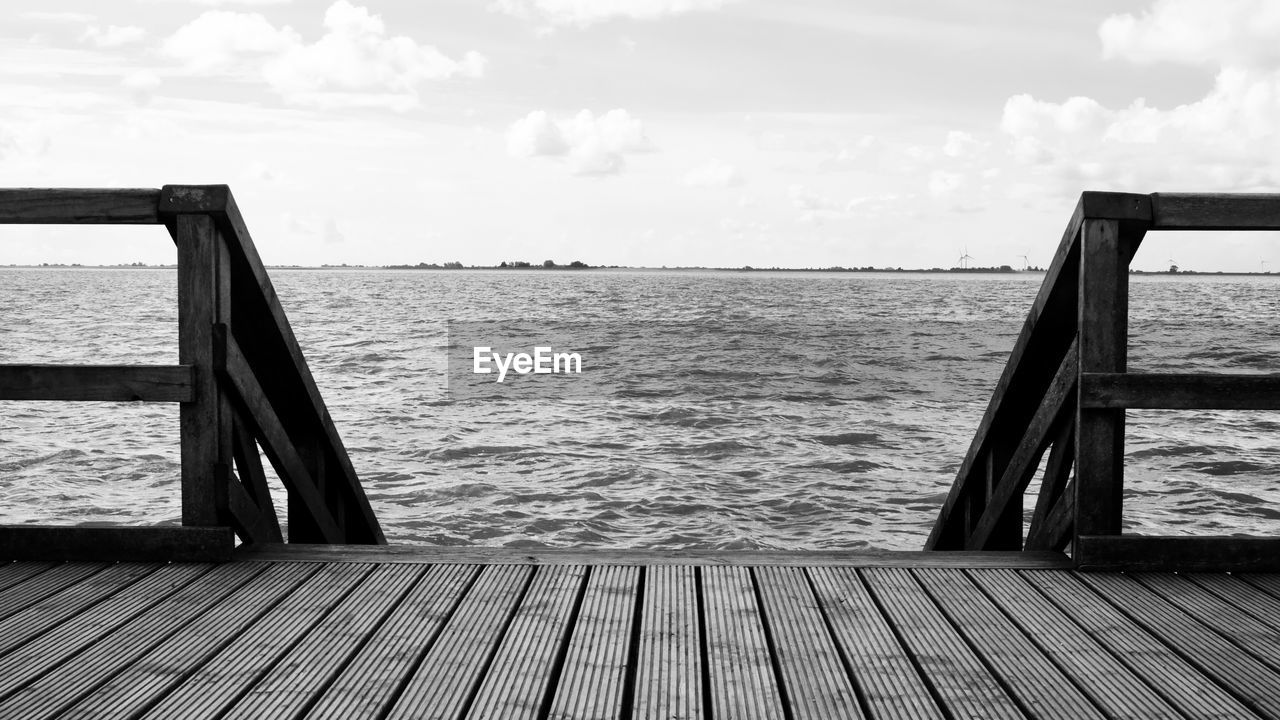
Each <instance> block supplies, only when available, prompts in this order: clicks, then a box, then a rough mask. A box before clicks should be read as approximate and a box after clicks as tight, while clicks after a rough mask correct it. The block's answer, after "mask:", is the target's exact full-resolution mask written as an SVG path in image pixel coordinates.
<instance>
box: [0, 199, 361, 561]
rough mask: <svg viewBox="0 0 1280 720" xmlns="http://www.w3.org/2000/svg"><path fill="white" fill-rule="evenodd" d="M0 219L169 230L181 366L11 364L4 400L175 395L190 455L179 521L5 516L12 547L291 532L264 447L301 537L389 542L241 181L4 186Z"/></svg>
mask: <svg viewBox="0 0 1280 720" xmlns="http://www.w3.org/2000/svg"><path fill="white" fill-rule="evenodd" d="M0 224H140V225H147V224H151V225H159V224H163V225H164V226H165V227H166V228H167V229H168V230H169V233H170V235H171V237H172V238H173V241H174V243H175V245H176V246H177V249H178V270H177V275H178V325H179V328H178V355H179V357H178V361H179V364H177V365H158V366H156V365H150V366H148V365H111V366H104V365H77V366H54V365H3V366H0V400H59V401H63V400H73V401H74V400H89V401H143V402H176V403H179V408H180V409H179V418H180V443H181V462H182V471H181V491H182V526H181V527H179V528H174V527H120V528H109V529H104V528H64V527H56V528H53V527H33V526H21V525H18V526H8V527H3V528H0V554H3V555H5V556H7V557H8V558H11V559H12V558H19V557H37V556H38V557H44V558H48V559H55V558H73V557H74V558H85V559H89V558H99V557H105V556H103V553H104V552H107V550H104V548H110V552H111V553H113V554H112V555H111V559H117V560H119V559H128V558H139V559H143V558H145V559H155V558H164V559H175V558H179V557H180V558H182V559H195V558H206V559H210V558H211V559H219V558H226V557H230V552H231V550H232V549H233V546H234V539H233V537H232V534H233V533H234V534H235V535H238V536H239V537H240V538H241V540H242V541H243V542H248V543H258V542H266V543H272V542H281V541H282V540H283V535H282V533H281V529H280V523H279V520H278V518H277V515H276V511H275V508H274V506H273V503H272V500H271V494H270V492H269V489H268V486H267V481H266V474H265V471H264V468H263V467H262V463H261V461H260V459H259V458H260V456H259V452H260V448H261V451H262V452H265V454H266V455H267V457H268V459H269V460H270V461H271V464H272V466H273V468H274V469H275V471H276V474H277V475H278V477H279V478H280V480H281V482H282V483H283V484H284V486H285V489H286V490H287V492H288V520H289V522H288V531H289V532H288V535H289V542H294V543H358V544H383V543H385V542H386V540H385V538H384V536H383V533H382V530H381V528H380V526H379V524H378V521H377V518H376V517H375V515H374V512H373V509H372V507H371V506H370V504H369V501H368V498H367V497H366V496H365V493H364V490H363V487H362V486H361V484H360V480H359V478H358V476H357V475H356V472H355V469H354V467H353V466H352V464H351V460H350V458H349V456H348V455H347V451H346V448H345V446H344V445H343V444H342V440H341V439H340V438H339V436H338V432H337V429H336V428H335V427H334V424H333V421H332V419H331V418H330V416H329V412H328V409H327V408H326V406H325V404H324V400H323V399H322V398H321V395H320V391H319V389H318V388H317V386H316V383H315V380H314V378H313V377H312V375H311V371H310V368H309V367H308V366H307V363H306V360H305V358H304V357H303V354H302V350H301V348H300V346H299V345H298V342H297V339H296V338H295V336H294V334H293V330H292V328H291V327H290V325H289V321H288V319H287V317H286V316H285V313H284V309H283V307H282V306H281V304H280V301H279V299H278V297H277V296H276V292H275V289H274V287H273V286H272V284H271V279H270V278H269V277H268V275H267V272H266V269H265V267H264V266H263V264H262V261H261V259H260V258H259V256H258V252H257V249H256V248H255V246H254V244H253V240H252V238H251V237H250V235H249V231H248V228H247V226H246V224H245V222H244V219H243V217H242V216H241V215H240V211H239V209H238V207H237V206H236V203H235V200H234V198H233V196H232V195H231V191H230V189H229V188H227V187H226V186H225V185H210V186H188V185H168V186H165V187H164V188H162V189H160V190H149V189H142V190H98V189H13V190H0ZM105 530H110V531H111V533H114V534H112V535H111V537H112V538H113V539H112V540H110V541H103V540H102V538H103V532H104V531H105ZM109 534H110V533H109ZM120 538H128V539H120Z"/></svg>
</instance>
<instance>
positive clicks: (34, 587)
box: [0, 562, 105, 618]
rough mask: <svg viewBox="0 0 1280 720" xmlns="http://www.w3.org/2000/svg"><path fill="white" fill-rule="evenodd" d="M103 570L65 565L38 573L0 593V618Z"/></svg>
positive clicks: (88, 565) (85, 564)
mask: <svg viewBox="0 0 1280 720" xmlns="http://www.w3.org/2000/svg"><path fill="white" fill-rule="evenodd" d="M104 569H105V566H104V565H102V564H101V563H90V562H77V563H67V564H64V565H58V566H55V567H53V568H51V569H49V570H48V571H46V572H43V573H39V574H37V575H35V576H34V577H32V578H30V579H28V580H26V581H25V582H22V583H17V584H14V585H13V586H11V587H9V588H7V589H5V590H4V591H3V592H0V618H4V617H6V616H9V615H13V614H14V613H17V612H20V611H21V610H23V609H25V608H26V607H28V606H30V605H34V604H36V603H38V602H40V601H41V600H43V599H44V598H46V597H48V596H49V595H50V594H53V593H56V592H61V591H62V590H63V589H64V588H68V587H71V586H72V585H75V584H76V583H78V582H80V581H81V580H83V579H85V578H87V577H90V576H92V575H93V574H95V573H99V572H102V571H103V570H104Z"/></svg>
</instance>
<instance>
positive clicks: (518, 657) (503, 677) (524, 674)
mask: <svg viewBox="0 0 1280 720" xmlns="http://www.w3.org/2000/svg"><path fill="white" fill-rule="evenodd" d="M586 579H587V568H586V567H584V566H581V565H553V566H550V567H545V568H539V569H538V570H537V573H536V574H535V575H534V578H533V583H532V584H531V585H530V586H529V590H528V592H526V593H525V596H524V599H523V600H522V601H521V603H520V607H519V609H517V610H516V615H515V618H514V619H513V620H512V622H511V627H510V629H509V630H507V632H506V634H505V637H504V639H503V641H502V645H501V646H500V647H499V648H498V653H497V655H495V656H494V658H493V662H492V663H490V665H489V669H488V671H487V672H486V673H485V677H484V680H482V681H481V683H480V689H479V691H478V692H477V694H476V697H475V700H474V701H473V702H472V703H471V707H470V709H469V710H468V711H467V717H469V718H476V719H477V720H489V719H490V718H493V719H494V720H498V719H499V718H512V719H514V718H526V719H527V720H537V719H538V718H540V717H545V708H546V707H549V706H550V703H551V699H552V694H553V693H554V692H555V685H554V682H555V681H556V679H557V678H558V676H559V667H558V665H557V660H558V659H560V660H562V659H563V656H562V655H561V656H560V658H557V655H558V654H559V651H560V650H561V648H566V649H567V645H568V640H569V637H570V634H571V633H572V632H573V624H572V623H573V621H574V619H575V618H574V615H575V611H576V609H577V607H578V601H579V600H580V599H581V597H582V593H583V590H584V589H585V587H586V585H585V583H586ZM544 699H545V701H544Z"/></svg>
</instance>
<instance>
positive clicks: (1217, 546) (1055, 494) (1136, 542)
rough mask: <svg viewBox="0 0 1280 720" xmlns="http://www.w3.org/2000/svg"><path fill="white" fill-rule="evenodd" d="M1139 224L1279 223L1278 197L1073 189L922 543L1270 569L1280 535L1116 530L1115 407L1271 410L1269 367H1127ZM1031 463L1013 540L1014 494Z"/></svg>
mask: <svg viewBox="0 0 1280 720" xmlns="http://www.w3.org/2000/svg"><path fill="white" fill-rule="evenodd" d="M1151 230H1280V195H1229V194H1228V195H1224V194H1193V193H1156V194H1152V195H1135V194H1130V193H1097V192H1086V193H1084V194H1083V195H1082V196H1081V198H1080V201H1079V203H1078V204H1077V205H1076V210H1075V212H1074V213H1073V215H1072V217H1071V221H1070V222H1069V223H1068V225H1067V229H1066V232H1065V233H1064V234H1063V238H1062V242H1061V243H1060V244H1059V246H1058V251H1057V253H1056V254H1055V256H1054V260H1053V262H1052V264H1051V265H1050V267H1049V270H1048V272H1047V273H1046V276H1045V280H1044V283H1043V284H1042V285H1041V288H1040V291H1039V293H1038V294H1037V295H1036V299H1035V301H1034V302H1033V303H1032V308H1031V311H1030V313H1029V314H1028V316H1027V320H1026V322H1025V323H1024V324H1023V327H1022V331H1021V333H1020V334H1019V336H1018V339H1017V341H1016V342H1015V344H1014V348H1013V351H1012V353H1011V354H1010V357H1009V360H1008V363H1007V364H1006V366H1005V369H1004V371H1003V373H1002V374H1001V377H1000V380H999V382H998V383H997V384H996V388H995V391H994V393H993V394H992V398H991V401H990V403H989V405H988V407H987V410H986V413H985V414H984V415H983V418H982V421H981V423H980V424H979V426H978V431H977V433H976V434H975V436H974V439H973V442H972V443H971V445H970V448H969V452H968V453H967V454H966V456H965V458H964V460H963V461H962V463H961V465H960V470H959V472H958V473H957V475H956V480H955V482H954V483H953V484H952V486H951V490H950V492H949V493H948V495H947V498H946V501H945V502H944V504H943V507H942V508H941V510H940V512H939V516H938V520H937V521H936V522H935V524H934V527H933V530H932V532H931V533H930V536H929V539H928V541H927V543H926V548H927V549H930V550H961V549H965V550H1017V549H1020V548H1021V549H1026V550H1063V549H1067V548H1070V549H1071V552H1072V553H1073V556H1074V558H1075V560H1076V562H1077V563H1078V564H1079V565H1081V566H1082V567H1099V568H1118V567H1142V568H1166V569H1167V568H1174V567H1177V568H1183V569H1191V568H1209V567H1213V568H1217V569H1232V568H1236V569H1280V538H1238V537H1217V538H1184V537H1177V538H1172V537H1147V536H1130V535H1123V534H1122V524H1123V522H1122V521H1123V487H1124V427H1125V413H1124V411H1125V409H1126V408H1143V409H1151V408H1166V409H1193V408H1220V409H1237V410H1262V409H1280V375H1188V374H1176V375H1175V374H1163V375H1162V374H1146V373H1128V372H1127V371H1126V370H1127V368H1126V363H1127V358H1126V355H1127V348H1128V311H1129V309H1128V296H1129V277H1128V276H1129V264H1130V262H1131V261H1132V259H1133V256H1134V253H1135V252H1137V249H1138V246H1139V245H1140V244H1141V243H1142V241H1143V239H1144V237H1145V236H1146V233H1147V232H1148V231H1151ZM1046 452H1047V453H1048V454H1049V456H1048V459H1047V460H1045V458H1044V454H1045V453H1046ZM1042 460H1044V463H1043V467H1044V472H1043V475H1042V477H1041V482H1040V492H1039V496H1038V497H1037V498H1036V503H1035V507H1034V510H1033V511H1032V513H1031V517H1030V523H1029V526H1028V527H1027V529H1026V530H1027V531H1026V534H1025V537H1024V535H1023V517H1024V510H1023V495H1024V494H1025V492H1026V490H1027V488H1028V487H1029V486H1030V484H1031V482H1032V480H1034V476H1035V473H1036V471H1037V469H1038V468H1040V467H1041V461H1042Z"/></svg>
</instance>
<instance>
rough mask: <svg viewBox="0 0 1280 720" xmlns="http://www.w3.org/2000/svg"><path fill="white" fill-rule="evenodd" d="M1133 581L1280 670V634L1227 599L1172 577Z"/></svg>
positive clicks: (1142, 576)
mask: <svg viewBox="0 0 1280 720" xmlns="http://www.w3.org/2000/svg"><path fill="white" fill-rule="evenodd" d="M1130 577H1132V578H1134V579H1136V580H1137V581H1138V582H1140V583H1142V584H1143V585H1145V586H1146V587H1147V588H1148V589H1149V590H1151V591H1153V592H1155V593H1156V594H1157V595H1159V596H1160V597H1162V598H1164V599H1165V600H1166V601H1168V602H1169V604H1171V605H1173V606H1174V607H1177V608H1178V609H1179V610H1182V611H1183V612H1185V613H1186V614H1188V615H1190V616H1191V617H1193V618H1195V619H1196V620H1199V621H1200V622H1202V623H1204V624H1205V625H1207V626H1208V627H1211V628H1213V629H1214V630H1215V631H1217V633H1218V634H1219V635H1222V636H1223V637H1225V638H1228V639H1230V640H1231V641H1232V642H1234V643H1235V644H1236V645H1239V646H1240V647H1242V648H1244V649H1245V650H1247V651H1249V652H1250V653H1252V654H1253V656H1254V657H1256V658H1258V659H1259V660H1262V661H1263V662H1264V663H1266V664H1267V665H1269V666H1271V668H1272V669H1273V670H1280V633H1277V632H1276V631H1275V628H1273V627H1271V626H1270V625H1269V624H1267V623H1265V622H1263V621H1261V620H1259V619H1258V618H1255V617H1253V616H1252V615H1250V614H1248V613H1246V612H1244V611H1243V610H1241V609H1240V608H1238V607H1236V606H1235V605H1232V604H1231V603H1229V602H1227V601H1226V600H1224V599H1223V598H1220V597H1218V596H1217V595H1215V594H1213V593H1211V592H1209V591H1208V590H1206V589H1204V588H1203V587H1201V586H1199V585H1197V584H1195V583H1193V582H1191V580H1189V579H1188V578H1186V577H1183V576H1181V575H1174V574H1172V573H1135V574H1131V575H1130Z"/></svg>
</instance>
